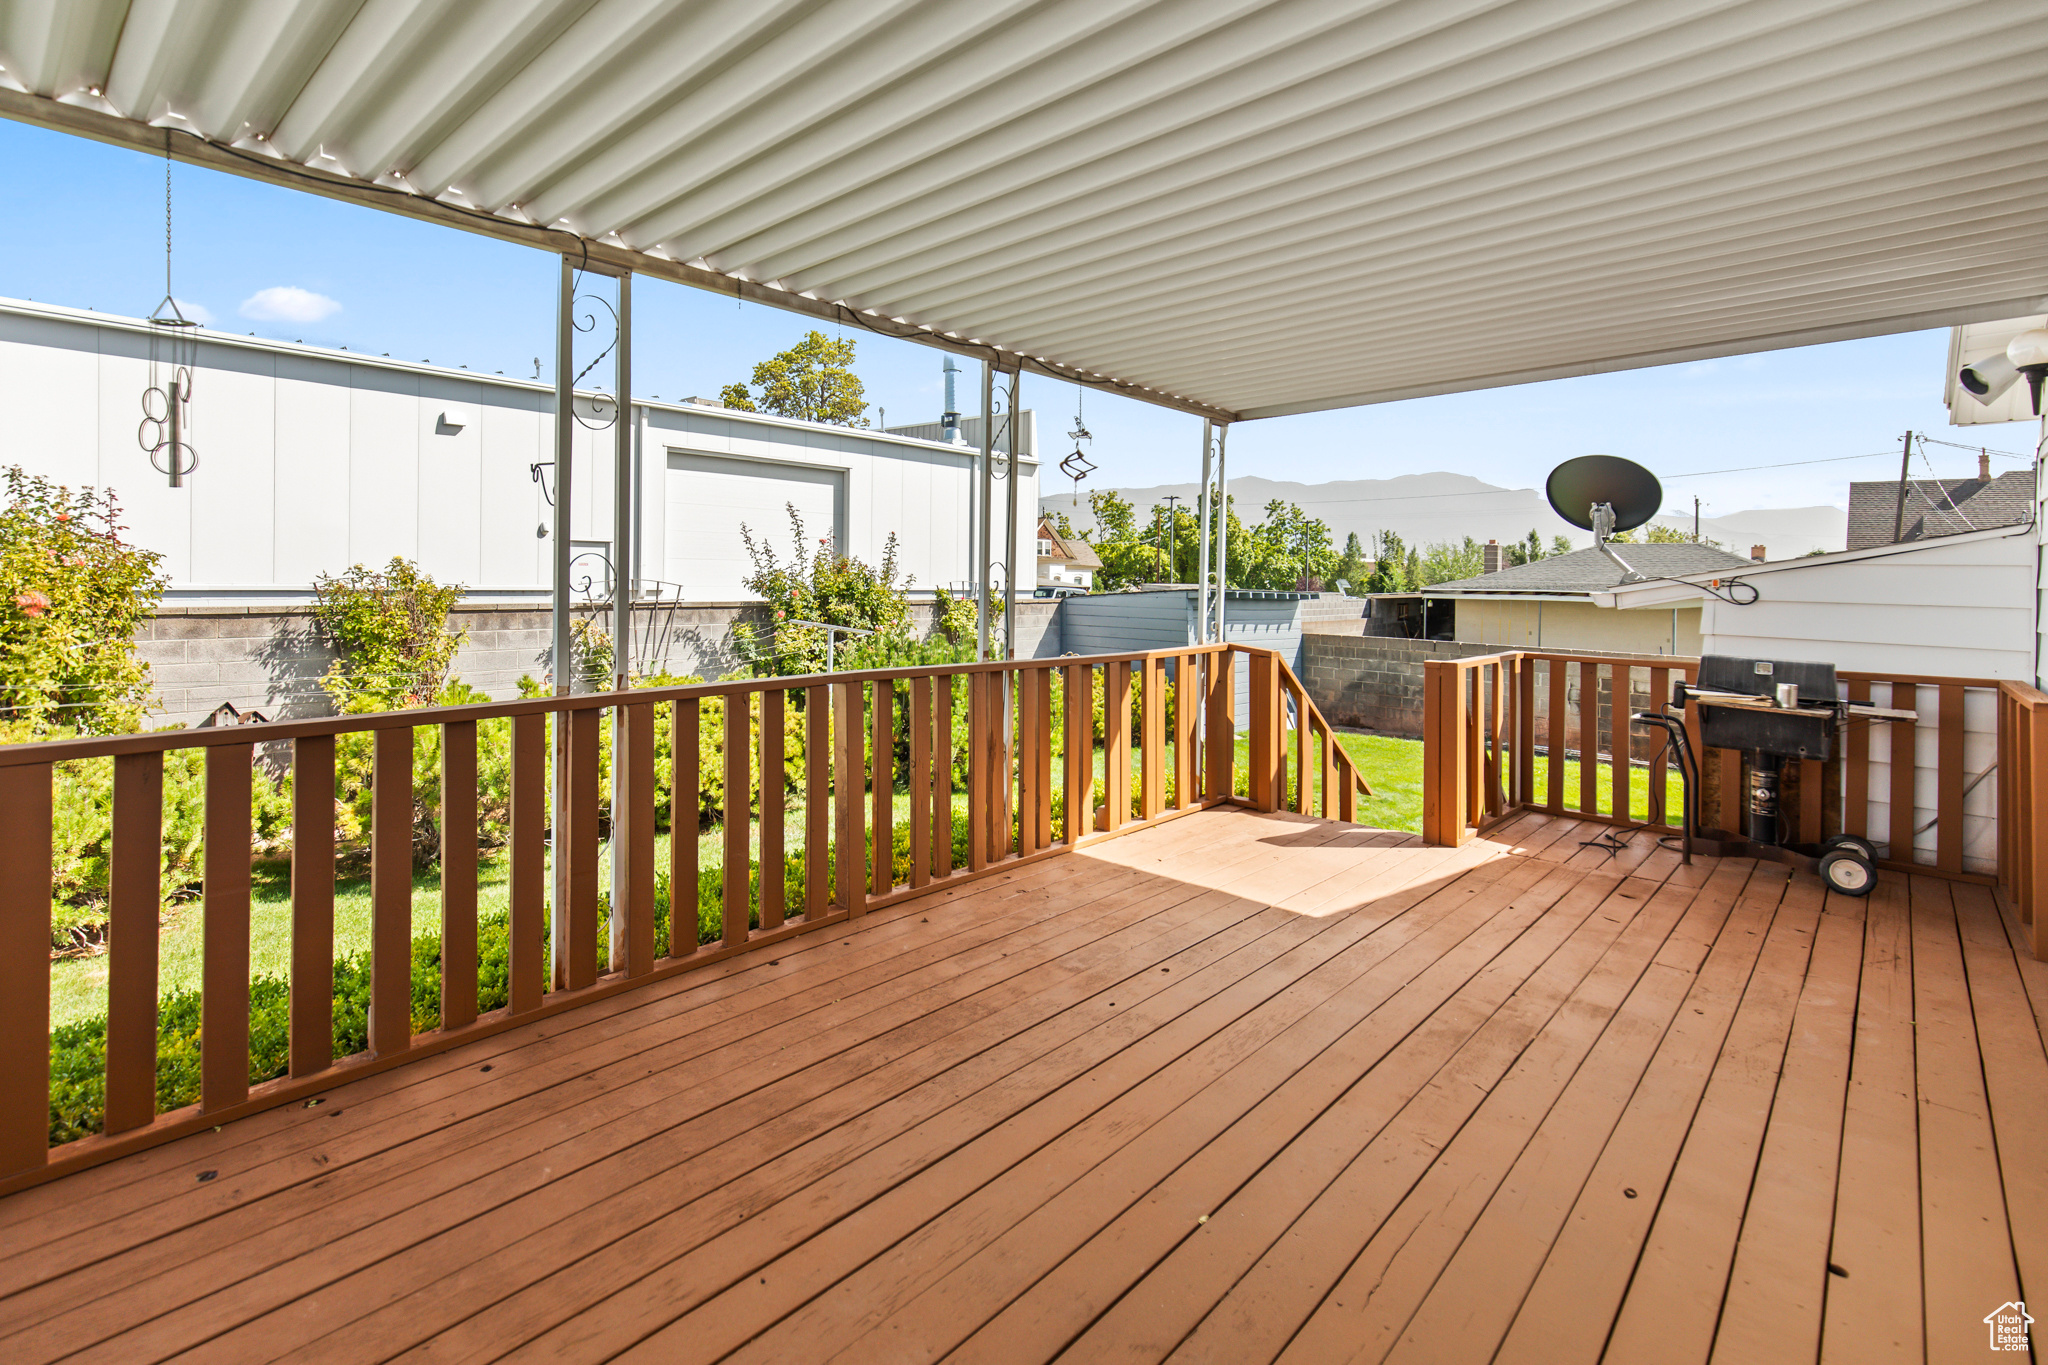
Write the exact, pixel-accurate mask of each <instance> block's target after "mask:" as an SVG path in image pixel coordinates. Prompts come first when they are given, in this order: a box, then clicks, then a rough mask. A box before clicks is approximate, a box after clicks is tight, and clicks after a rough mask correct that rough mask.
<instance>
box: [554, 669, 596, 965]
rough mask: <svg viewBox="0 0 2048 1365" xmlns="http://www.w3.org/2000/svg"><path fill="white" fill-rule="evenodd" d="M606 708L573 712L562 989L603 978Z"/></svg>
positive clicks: (559, 833) (564, 816)
mask: <svg viewBox="0 0 2048 1365" xmlns="http://www.w3.org/2000/svg"><path fill="white" fill-rule="evenodd" d="M602 716H603V712H602V711H601V710H599V709H598V708H597V707H594V706H591V707H584V708H582V709H580V710H576V711H571V712H569V713H568V714H567V715H566V716H565V717H564V719H566V720H567V721H568V724H569V784H568V786H569V808H568V810H567V811H564V812H562V813H561V814H560V820H559V823H561V824H565V825H567V826H568V828H567V830H566V831H565V830H563V829H559V828H558V829H556V831H555V850H556V856H557V857H559V856H561V851H562V848H563V845H564V840H565V835H566V842H567V847H568V857H569V878H568V885H569V905H568V915H567V917H566V921H564V918H563V917H561V916H557V922H558V923H564V922H566V930H565V937H566V938H567V939H568V945H567V948H568V951H567V953H566V955H565V954H564V953H563V950H562V949H561V948H560V947H558V948H556V950H555V963H556V972H557V977H556V981H555V985H556V987H557V989H561V988H564V987H566V988H567V989H569V990H582V989H583V988H584V987H586V986H589V985H591V984H592V983H594V982H595V981H596V980H597V891H598V887H597V853H598V839H597V771H598V763H597V759H598V722H599V720H600V718H601V717H602Z"/></svg>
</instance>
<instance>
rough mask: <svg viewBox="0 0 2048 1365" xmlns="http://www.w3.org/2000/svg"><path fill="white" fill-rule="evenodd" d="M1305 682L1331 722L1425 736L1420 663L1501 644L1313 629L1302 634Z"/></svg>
mask: <svg viewBox="0 0 2048 1365" xmlns="http://www.w3.org/2000/svg"><path fill="white" fill-rule="evenodd" d="M1301 649H1302V664H1303V674H1302V685H1303V686H1305V687H1307V688H1308V694H1309V696H1310V697H1311V698H1312V699H1313V700H1314V701H1315V704H1316V708H1317V709H1318V710H1320V711H1321V712H1322V713H1323V714H1324V715H1325V716H1327V717H1329V718H1330V721H1331V723H1332V724H1336V725H1346V726H1352V727H1354V728H1357V729H1361V730H1375V731H1378V732H1379V733H1381V734H1385V735H1399V736H1402V737H1404V738H1407V739H1420V738H1422V665H1423V662H1424V661H1425V660H1428V659H1469V658H1471V657H1473V656H1474V655H1478V654H1493V653H1497V652H1499V651H1498V646H1494V645H1475V644H1460V643H1458V642H1457V641H1455V640H1396V639H1390V638H1388V637H1386V636H1381V635H1356V634H1349V633H1345V634H1338V633H1336V632H1332V631H1322V630H1315V629H1310V630H1308V631H1307V632H1305V633H1304V634H1303V635H1302V638H1301Z"/></svg>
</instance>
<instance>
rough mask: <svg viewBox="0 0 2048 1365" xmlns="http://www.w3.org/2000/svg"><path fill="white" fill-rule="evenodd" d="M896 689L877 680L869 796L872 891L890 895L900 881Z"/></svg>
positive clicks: (870, 876)
mask: <svg viewBox="0 0 2048 1365" xmlns="http://www.w3.org/2000/svg"><path fill="white" fill-rule="evenodd" d="M895 702H896V689H895V688H894V687H892V686H890V684H888V683H887V682H885V681H882V680H881V679H877V680H876V681H875V688H874V709H875V722H874V724H875V728H874V741H873V744H872V745H871V748H872V749H873V752H874V766H873V769H872V771H871V773H870V776H869V778H868V795H869V799H870V801H871V802H872V804H873V806H874V816H873V820H872V824H871V827H870V829H869V832H868V837H869V838H870V839H871V840H872V841H873V842H874V850H873V852H872V853H871V854H870V855H869V859H868V891H869V892H870V894H873V895H876V896H881V895H886V894H888V892H889V891H890V890H891V889H892V887H893V886H894V884H895V880H896V867H895V863H896V857H895V848H896V718H895V713H894V707H895Z"/></svg>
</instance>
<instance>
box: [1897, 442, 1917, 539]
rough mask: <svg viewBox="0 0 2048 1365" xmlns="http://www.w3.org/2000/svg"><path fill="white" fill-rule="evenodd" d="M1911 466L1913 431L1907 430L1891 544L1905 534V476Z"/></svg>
mask: <svg viewBox="0 0 2048 1365" xmlns="http://www.w3.org/2000/svg"><path fill="white" fill-rule="evenodd" d="M1912 468H1913V433H1912V432H1910V431H1909V432H1907V433H1906V439H1905V442H1904V451H1903V453H1902V454H1901V455H1900V456H1899V498H1898V508H1897V509H1896V510H1895V511H1894V512H1893V513H1892V544H1894V545H1896V544H1898V543H1899V541H1900V540H1901V539H1902V538H1903V537H1904V536H1905V534H1906V478H1907V476H1908V475H1910V474H1911V473H1912Z"/></svg>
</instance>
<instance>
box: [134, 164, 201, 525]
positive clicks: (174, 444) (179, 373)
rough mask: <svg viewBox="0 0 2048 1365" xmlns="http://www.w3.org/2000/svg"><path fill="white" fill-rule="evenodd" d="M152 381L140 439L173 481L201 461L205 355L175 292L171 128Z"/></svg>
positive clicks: (154, 318) (138, 434)
mask: <svg viewBox="0 0 2048 1365" xmlns="http://www.w3.org/2000/svg"><path fill="white" fill-rule="evenodd" d="M149 327H150V331H149V387H148V388H146V389H144V390H143V391H142V425H141V426H140V427H138V428H137V429H136V433H135V438H136V441H137V443H138V444H140V445H141V446H142V448H143V449H144V450H145V451H147V452H148V453H149V463H150V465H151V466H152V467H154V468H155V470H156V471H157V473H159V474H163V475H165V476H167V477H168V478H169V479H170V482H171V487H173V488H178V487H182V486H183V484H184V480H185V476H186V475H187V474H190V473H191V472H192V471H193V470H194V469H197V468H198V467H199V456H198V454H197V453H196V452H195V451H194V450H193V449H192V443H191V441H190V440H189V439H187V438H188V437H190V435H191V433H192V370H193V367H194V366H195V365H197V364H198V361H199V337H198V329H199V324H198V323H196V322H194V321H192V320H191V319H190V318H188V317H186V316H185V314H184V311H183V310H182V309H180V308H179V307H178V301H177V299H176V298H174V297H172V294H171V131H170V129H168V128H166V129H165V130H164V298H163V302H162V303H159V304H158V305H157V306H156V311H155V312H153V313H151V314H150V315H149Z"/></svg>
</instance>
